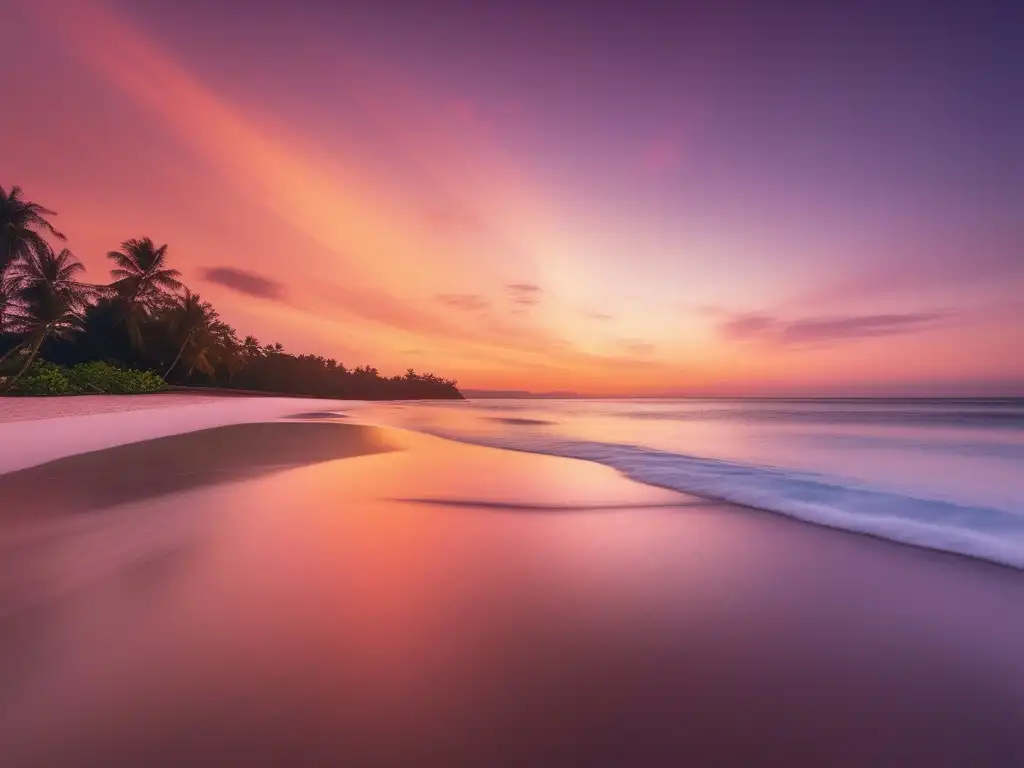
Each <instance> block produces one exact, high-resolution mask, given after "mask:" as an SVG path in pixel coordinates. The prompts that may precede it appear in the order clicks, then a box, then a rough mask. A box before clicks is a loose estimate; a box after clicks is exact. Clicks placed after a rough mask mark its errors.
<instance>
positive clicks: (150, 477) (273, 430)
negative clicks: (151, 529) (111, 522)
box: [0, 422, 395, 519]
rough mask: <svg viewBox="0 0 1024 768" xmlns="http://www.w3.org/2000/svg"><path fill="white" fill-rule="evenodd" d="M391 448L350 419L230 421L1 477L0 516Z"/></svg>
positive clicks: (107, 501) (95, 504) (135, 496)
mask: <svg viewBox="0 0 1024 768" xmlns="http://www.w3.org/2000/svg"><path fill="white" fill-rule="evenodd" d="M392 450H395V448H394V447H392V446H390V445H388V444H387V442H386V441H385V440H384V437H383V433H382V432H381V431H380V430H378V429H375V428H373V427H364V426H359V425H355V424H328V423H315V422H314V423H302V422H271V423H266V424H235V425H231V426H226V427H216V428H214V429H205V430H201V431H199V432H190V433H188V434H184V435H174V436H171V437H161V438H157V439H155V440H146V441H143V442H139V443H131V444H128V445H119V446H116V447H114V448H108V449H106V450H102V451H94V452H92V453H84V454H80V455H78V456H69V457H67V458H64V459H58V460H56V461H51V462H49V463H47V464H42V465H40V466H37V467H29V468H28V469H22V470H19V471H17V472H11V473H9V474H6V475H0V519H3V518H5V517H7V518H9V517H11V516H18V515H26V514H27V515H32V516H37V515H39V514H47V513H58V514H59V513H74V512H88V511H92V510H98V509H103V508H105V507H111V506H114V505H116V504H124V503H127V502H132V501H142V500H145V499H152V498H158V497H160V496H167V495H169V494H173V493H179V492H181V491H187V490H191V489H194V488H201V487H204V486H210V485H218V484H221V483H230V482H235V481H238V480H247V479H251V478H254V477H259V476H261V475H266V474H269V473H271V472H277V471H281V470H285V469H290V468H293V467H298V466H303V465H307V464H317V463H320V462H325V461H332V460H334V459H343V458H348V457H353V456H363V455H369V454H375V453H383V452H387V451H392Z"/></svg>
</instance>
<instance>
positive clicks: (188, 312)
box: [164, 288, 218, 381]
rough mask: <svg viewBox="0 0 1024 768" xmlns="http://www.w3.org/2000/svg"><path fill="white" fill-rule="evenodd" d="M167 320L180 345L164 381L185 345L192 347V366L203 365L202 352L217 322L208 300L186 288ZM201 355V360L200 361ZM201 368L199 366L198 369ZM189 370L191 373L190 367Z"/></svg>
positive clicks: (215, 313)
mask: <svg viewBox="0 0 1024 768" xmlns="http://www.w3.org/2000/svg"><path fill="white" fill-rule="evenodd" d="M168 322H169V324H170V327H171V330H172V333H173V334H175V335H176V336H178V338H180V339H181V346H180V347H179V348H178V354H177V355H176V356H175V358H174V362H172V363H171V367H170V368H168V369H167V372H166V373H165V374H164V381H166V380H167V377H168V376H170V375H171V371H173V370H174V369H175V367H176V366H177V365H178V362H179V361H180V360H181V357H182V355H183V354H185V348H186V347H191V348H192V358H193V362H192V368H195V367H196V365H197V363H199V364H200V365H201V366H203V367H205V365H206V362H205V357H203V354H204V352H205V349H206V347H207V346H208V344H209V338H210V337H211V335H212V330H213V325H214V323H216V322H218V321H217V311H216V310H215V309H214V308H213V305H212V304H210V302H208V301H203V300H202V298H201V297H200V296H199V294H198V293H192V291H190V290H189V289H188V288H186V289H185V292H184V293H183V294H182V295H181V296H180V297H179V298H178V300H177V301H176V302H175V304H174V306H173V307H171V309H170V311H169V313H168ZM201 357H203V361H202V362H200V358H201ZM202 369H203V368H202V367H200V370H202ZM189 372H190V373H191V369H190V371H189Z"/></svg>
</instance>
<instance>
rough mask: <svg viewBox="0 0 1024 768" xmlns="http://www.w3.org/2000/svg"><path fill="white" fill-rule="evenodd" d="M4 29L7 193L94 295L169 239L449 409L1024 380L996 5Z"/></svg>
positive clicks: (1012, 56) (381, 8)
mask: <svg viewBox="0 0 1024 768" xmlns="http://www.w3.org/2000/svg"><path fill="white" fill-rule="evenodd" d="M840 6H842V7H840ZM5 13H6V12H5ZM9 15H10V17H11V19H12V23H11V25H10V28H11V29H12V31H13V34H11V35H10V39H12V40H13V44H12V45H13V48H14V50H13V55H14V57H15V59H16V60H26V61H36V62H38V66H37V67H33V68H32V69H31V71H23V70H22V69H20V68H18V69H17V70H16V71H15V70H13V69H11V68H7V69H6V70H5V71H4V72H3V73H0V86H2V87H4V92H5V93H12V94H16V95H15V103H18V104H19V110H17V118H15V117H14V116H13V115H12V114H11V113H10V111H9V110H8V111H6V112H7V114H6V115H5V116H4V118H3V122H0V141H2V144H0V146H2V147H3V148H4V150H5V151H4V152H3V153H2V156H3V159H4V162H3V167H4V178H3V179H0V184H4V185H10V184H21V185H22V186H23V187H25V189H26V192H27V193H28V194H29V195H30V196H31V197H34V198H37V199H39V200H40V201H42V202H43V203H45V204H47V205H50V206H51V207H53V208H56V209H57V210H59V211H60V214H61V224H62V225H63V227H64V228H65V229H66V230H67V231H68V233H69V235H71V244H72V247H73V248H75V246H76V235H78V238H77V242H78V243H79V247H78V249H77V252H79V255H80V256H82V258H83V260H85V261H86V263H87V265H89V266H90V267H91V268H94V269H101V268H102V258H101V255H102V253H103V252H104V251H105V250H108V249H109V248H110V247H112V246H113V245H116V243H117V242H119V241H120V240H122V239H124V238H126V237H132V236H142V235H144V234H148V235H150V236H152V237H154V238H156V239H158V240H160V241H161V242H164V241H166V242H168V243H170V244H171V253H172V255H174V256H175V257H176V258H177V259H179V260H180V261H179V263H180V266H181V267H182V269H183V271H185V273H186V277H187V278H189V280H190V282H193V283H195V286H194V287H196V288H198V289H199V290H201V291H202V292H203V294H204V296H209V298H212V299H213V300H214V301H215V302H216V303H217V305H218V306H219V307H221V308H222V312H223V314H224V315H225V317H226V318H227V319H228V320H229V321H230V322H233V323H234V324H236V325H237V326H238V327H239V328H240V330H243V332H248V331H255V332H257V333H258V334H259V335H260V337H261V338H263V339H265V340H271V338H280V339H281V340H283V341H285V342H286V344H287V345H288V346H289V347H291V348H294V349H296V351H302V350H305V349H310V350H312V349H316V350H317V351H323V352H325V353H329V354H335V355H337V356H339V357H341V358H343V359H345V360H346V362H348V361H349V360H351V361H352V362H361V361H370V362H373V363H374V364H377V365H379V366H380V367H382V368H385V369H387V368H391V367H404V365H405V364H411V365H420V363H421V362H422V363H429V365H430V366H431V367H434V368H437V369H438V370H439V371H441V372H444V373H450V374H453V375H456V376H457V377H458V378H459V379H460V382H462V383H463V384H465V385H466V386H493V387H516V388H535V389H545V388H566V389H578V390H580V391H592V392H616V393H628V392H667V391H679V392H690V391H692V392H702V393H703V392H721V393H729V392H736V393H754V392H763V393H768V394H770V393H778V392H790V391H792V392H821V393H840V392H846V391H849V392H860V391H871V392H891V393H912V392H915V391H922V392H924V391H927V392H928V393H929V394H934V393H936V392H949V393H967V392H972V391H982V390H983V391H985V392H1004V391H1005V392H1011V391H1019V390H1020V387H1021V383H1022V382H1024V353H1021V349H1022V347H1024V330H1022V328H1024V304H1022V301H1024V300H1022V298H1021V296H1022V291H1024V224H1022V222H1024V142H1022V141H1021V138H1020V137H1021V136H1024V74H1022V73H1024V46H1022V45H1021V44H1020V41H1021V40H1024V11H1022V10H1020V8H1019V7H1018V8H1012V7H1011V4H1010V3H989V2H975V3H966V2H965V3H960V4H954V3H924V2H920V3H849V4H837V3H809V2H808V3H786V4H780V3H774V4H767V3H762V2H747V3H728V2H727V3H715V4H708V3H686V4H684V3H675V4H669V3H646V4H645V3H636V2H634V3H611V2H592V3H588V4H585V8H584V4H578V3H577V4H573V3H563V4H554V3H552V4H541V3H536V4H532V3H490V2H479V0H478V1H477V2H444V3H442V2H428V1H426V0H420V1H419V2H411V1H410V2H389V3H380V2H344V3H336V2H327V0H294V1H292V2H268V1H266V0H253V2H250V3H246V4H244V6H243V5H241V4H228V3H209V2H205V3H204V2H199V0H177V1H176V2H160V1H158V0H132V1H131V2H128V0H116V1H115V0H106V2H98V1H97V0H80V1H79V0H74V1H73V0H37V1H36V0H16V2H15V3H14V6H13V9H12V13H11V14H9ZM111 51H119V52H120V53H121V55H119V56H115V55H111ZM21 96H23V98H22V97H21ZM19 142H20V144H21V147H20V149H19V150H18V151H17V152H13V151H10V152H9V151H8V149H11V150H13V149H14V148H16V147H18V143H19ZM8 175H10V177H9V178H8ZM85 179H88V183H86V182H85V181H83V180H85ZM87 191H88V192H87ZM101 203H102V204H101ZM101 210H102V213H100V211H101ZM140 230H144V231H140ZM516 286H519V287H518V288H517V287H516ZM524 286H527V287H525V288H524ZM418 358H422V360H420V359H418Z"/></svg>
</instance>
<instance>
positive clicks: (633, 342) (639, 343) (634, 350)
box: [618, 339, 657, 357]
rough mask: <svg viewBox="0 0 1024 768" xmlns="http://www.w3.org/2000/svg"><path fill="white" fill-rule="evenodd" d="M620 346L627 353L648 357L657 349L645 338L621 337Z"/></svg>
mask: <svg viewBox="0 0 1024 768" xmlns="http://www.w3.org/2000/svg"><path fill="white" fill-rule="evenodd" d="M618 346H619V348H620V349H622V350H623V351H624V352H625V353H626V354H628V355H633V356H635V357H647V356H648V355H653V354H654V352H655V351H656V350H657V347H655V346H654V345H653V344H651V343H650V342H647V341H644V340H643V339H619V342H618Z"/></svg>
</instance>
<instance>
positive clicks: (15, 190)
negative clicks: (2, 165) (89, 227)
mask: <svg viewBox="0 0 1024 768" xmlns="http://www.w3.org/2000/svg"><path fill="white" fill-rule="evenodd" d="M56 215H57V214H56V213H54V212H53V211H51V210H50V209H49V208H44V207H43V206H41V205H39V204H38V203H33V202H30V201H28V200H24V199H23V198H22V197H21V187H11V191H10V192H7V191H5V190H4V188H3V187H0V277H2V276H3V275H4V273H6V272H7V269H8V267H10V266H11V264H12V263H14V262H15V261H17V260H18V259H19V258H25V257H27V256H28V255H29V254H30V252H31V251H32V250H34V249H37V248H42V247H43V246H45V245H46V240H45V239H44V238H43V233H49V234H50V235H52V236H53V237H55V238H56V239H58V240H66V239H67V238H65V237H64V235H62V234H61V233H60V232H58V231H57V230H56V229H54V228H53V225H52V224H50V222H48V221H47V220H46V217H47V216H56Z"/></svg>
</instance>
